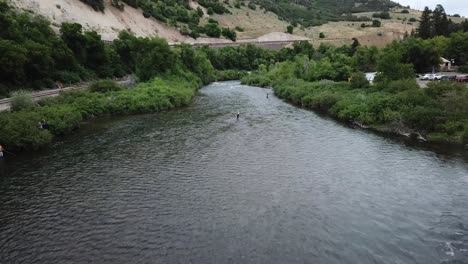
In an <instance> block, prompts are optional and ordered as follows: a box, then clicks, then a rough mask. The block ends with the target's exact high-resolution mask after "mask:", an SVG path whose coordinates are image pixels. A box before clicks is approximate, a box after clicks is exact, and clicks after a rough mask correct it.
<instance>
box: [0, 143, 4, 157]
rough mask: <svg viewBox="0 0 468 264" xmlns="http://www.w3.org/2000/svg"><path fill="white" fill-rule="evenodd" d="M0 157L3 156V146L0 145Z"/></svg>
mask: <svg viewBox="0 0 468 264" xmlns="http://www.w3.org/2000/svg"><path fill="white" fill-rule="evenodd" d="M0 158H3V146H2V145H0Z"/></svg>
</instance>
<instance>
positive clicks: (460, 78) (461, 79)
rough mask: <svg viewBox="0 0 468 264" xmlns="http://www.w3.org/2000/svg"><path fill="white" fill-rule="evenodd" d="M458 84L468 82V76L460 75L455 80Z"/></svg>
mask: <svg viewBox="0 0 468 264" xmlns="http://www.w3.org/2000/svg"><path fill="white" fill-rule="evenodd" d="M455 81H457V82H468V75H460V76H457V78H456V79H455Z"/></svg>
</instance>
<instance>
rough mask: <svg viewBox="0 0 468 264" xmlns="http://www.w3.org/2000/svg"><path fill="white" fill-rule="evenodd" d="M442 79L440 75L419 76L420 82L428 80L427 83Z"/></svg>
mask: <svg viewBox="0 0 468 264" xmlns="http://www.w3.org/2000/svg"><path fill="white" fill-rule="evenodd" d="M442 77H443V75H442V74H440V73H426V74H424V75H419V79H420V80H429V81H432V80H441V79H442Z"/></svg>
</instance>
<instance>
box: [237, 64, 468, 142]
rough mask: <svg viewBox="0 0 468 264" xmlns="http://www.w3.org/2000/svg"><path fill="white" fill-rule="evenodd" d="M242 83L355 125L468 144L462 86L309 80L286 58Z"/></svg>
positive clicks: (467, 112)
mask: <svg viewBox="0 0 468 264" xmlns="http://www.w3.org/2000/svg"><path fill="white" fill-rule="evenodd" d="M242 82H243V83H244V84H248V85H255V86H260V87H265V86H272V87H273V90H274V92H275V94H276V95H277V96H278V97H280V98H282V99H284V100H286V101H288V102H290V103H292V104H294V105H296V106H300V107H303V108H307V109H311V110H314V111H318V112H320V113H324V114H326V115H329V116H331V117H333V118H336V119H337V120H339V121H342V122H345V123H348V124H352V125H354V126H357V127H360V128H363V129H368V130H372V131H377V132H379V133H386V134H395V135H399V136H404V137H408V138H414V139H418V140H420V141H425V142H430V143H438V144H450V145H458V146H460V147H465V148H466V145H467V144H468V107H466V104H465V103H464V102H466V100H468V91H467V89H466V88H465V86H464V85H462V84H457V83H452V82H438V83H431V84H429V85H428V88H427V89H420V88H419V87H418V85H417V83H415V82H414V80H400V81H393V82H390V83H385V84H378V85H374V86H370V87H364V88H353V87H352V85H351V84H350V83H347V82H308V81H304V80H302V79H298V78H296V77H295V76H294V70H293V68H292V67H290V65H288V62H286V63H280V64H278V65H276V66H275V67H272V69H270V71H262V72H255V73H253V74H252V75H250V76H246V77H244V78H243V79H242Z"/></svg>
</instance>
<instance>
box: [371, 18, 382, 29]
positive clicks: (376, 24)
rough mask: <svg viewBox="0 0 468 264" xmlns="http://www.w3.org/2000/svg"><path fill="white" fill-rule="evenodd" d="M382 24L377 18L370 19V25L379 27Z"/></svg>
mask: <svg viewBox="0 0 468 264" xmlns="http://www.w3.org/2000/svg"><path fill="white" fill-rule="evenodd" d="M381 25H382V22H380V21H379V20H376V19H375V20H372V26H373V27H380V26H381Z"/></svg>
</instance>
